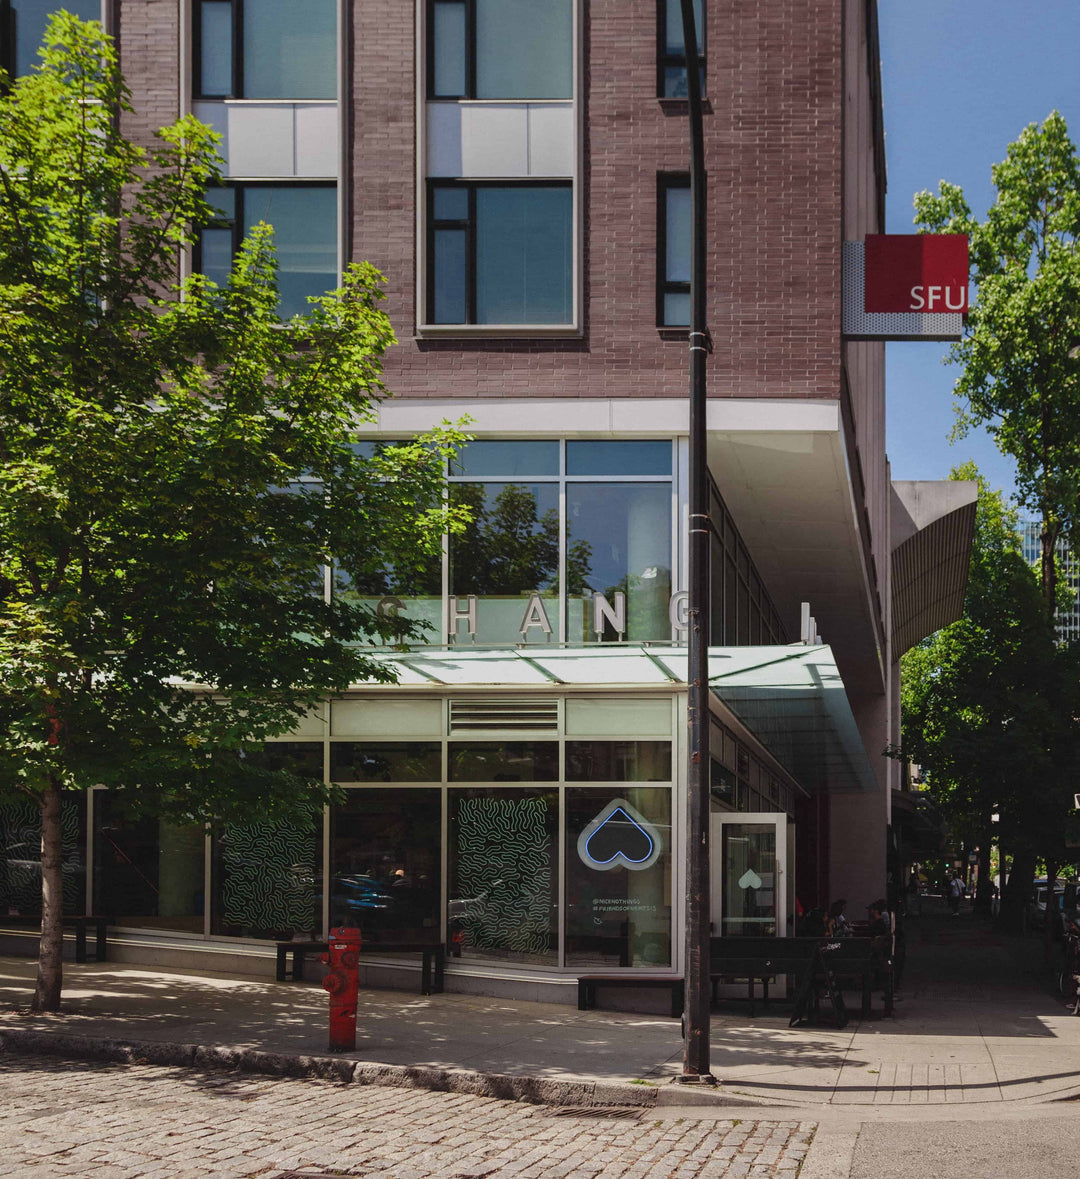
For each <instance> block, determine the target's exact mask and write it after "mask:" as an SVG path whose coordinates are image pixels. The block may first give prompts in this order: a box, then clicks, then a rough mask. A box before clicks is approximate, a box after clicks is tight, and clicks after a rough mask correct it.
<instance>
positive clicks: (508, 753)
mask: <svg viewBox="0 0 1080 1179" xmlns="http://www.w3.org/2000/svg"><path fill="white" fill-rule="evenodd" d="M448 752H449V758H448V765H449V777H450V781H451V782H555V781H558V778H559V745H558V742H556V741H455V742H453V743H452V744H451V745H450V748H449V751H448Z"/></svg>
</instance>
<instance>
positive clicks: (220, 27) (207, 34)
mask: <svg viewBox="0 0 1080 1179" xmlns="http://www.w3.org/2000/svg"><path fill="white" fill-rule="evenodd" d="M236 2H237V3H239V0H236ZM236 11H237V9H236V7H234V0H199V3H198V4H196V5H195V8H194V13H195V44H196V45H197V46H198V55H197V59H196V61H197V65H196V77H195V90H196V92H197V93H198V94H200V95H202V96H203V97H213V98H231V97H232V95H233V82H234V78H233V21H234V14H235V12H236Z"/></svg>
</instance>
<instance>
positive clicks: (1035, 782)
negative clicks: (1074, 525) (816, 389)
mask: <svg viewBox="0 0 1080 1179" xmlns="http://www.w3.org/2000/svg"><path fill="white" fill-rule="evenodd" d="M952 477H953V478H960V479H974V478H978V482H979V502H978V509H977V515H976V528H975V538H974V544H973V547H972V556H971V566H970V572H969V577H968V585H967V593H966V597H965V602H964V615H963V617H962V618H961V619H960V620H958V621H957V622H954V623H952V624H951V625H949V626H947V627H944V628H943V629H942V630H940V631H938V632H937V633H936V634H934V635H932V636H931V637H930V638H928V639H926V640H925V641H924V642H922V643H920V644H919V645H918V646H916V647H914V648H912V650H910V651H909V652H907V654H905V655H904V656H903V659H902V662H901V685H902V687H901V704H902V713H901V715H902V734H903V750H904V755H905V756H906V757H908V758H909V759H910V760H912V761H915V762H918V763H920V764H921V765H922V766H923V768H924V771H925V773H926V776H927V781H928V783H929V785H930V788H931V790H932V791H933V794H934V797H935V798H936V800H937V801H938V802H939V804H940V805H941V808H942V810H943V812H944V813H945V815H946V817H947V818H948V820H949V822H950V825H951V827H952V829H953V831H954V833H956V834H958V835H959V836H960V837H962V838H964V839H965V841H966V842H967V843H968V846H973V845H975V844H978V843H984V842H988V841H989V838H990V834H991V827H990V816H991V814H995V813H996V814H998V815H999V822H998V823H997V824H996V832H995V833H996V834H997V835H998V836H999V837H1000V840H1001V845H1002V847H1005V848H1008V849H1009V851H1010V852H1011V853H1012V854H1013V856H1014V860H1015V861H1016V862H1017V863H1018V865H1024V864H1026V865H1030V867H1033V866H1034V861H1035V859H1036V858H1037V857H1043V858H1048V859H1051V860H1054V861H1056V862H1058V863H1060V862H1061V859H1062V857H1063V856H1064V855H1065V842H1066V838H1067V835H1068V828H1069V825H1070V821H1071V820H1070V815H1071V810H1072V789H1073V780H1074V777H1075V771H1076V759H1077V748H1076V742H1077V731H1076V728H1077V724H1076V717H1077V716H1078V715H1080V713H1078V707H1080V699H1078V691H1077V682H1078V675H1077V672H1078V666H1077V657H1076V654H1075V653H1074V652H1072V651H1070V650H1068V649H1064V648H1060V647H1058V646H1057V644H1056V643H1055V639H1054V631H1053V627H1052V624H1051V622H1050V620H1049V619H1048V618H1047V616H1046V612H1045V610H1044V609H1043V601H1042V594H1041V590H1040V586H1039V583H1038V580H1037V578H1036V577H1035V575H1034V573H1033V572H1032V570H1031V569H1030V567H1029V566H1028V565H1027V563H1026V562H1025V561H1024V558H1023V556H1022V554H1021V551H1020V543H1019V538H1018V535H1017V532H1016V514H1015V512H1014V511H1013V510H1011V509H1009V508H1008V507H1006V505H1005V503H1004V501H1003V499H1002V495H1001V493H1000V492H991V491H990V489H989V487H988V486H987V484H986V482H985V480H984V479H982V478H981V477H979V476H978V472H977V471H976V470H975V469H974V467H973V465H972V464H967V465H965V466H963V467H960V468H958V469H957V470H955V471H953V473H952ZM1025 872H1026V874H1027V881H1026V884H1025V882H1024V879H1023V878H1024V875H1025ZM1030 875H1031V873H1030V871H1028V870H1027V869H1022V870H1020V872H1019V875H1018V880H1017V888H1016V891H1017V893H1018V894H1022V895H1023V894H1025V890H1026V888H1027V887H1029V886H1030Z"/></svg>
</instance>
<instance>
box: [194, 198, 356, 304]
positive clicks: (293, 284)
mask: <svg viewBox="0 0 1080 1179" xmlns="http://www.w3.org/2000/svg"><path fill="white" fill-rule="evenodd" d="M207 200H208V201H209V203H210V204H211V205H212V206H213V207H214V209H215V211H216V212H217V214H218V216H217V217H216V219H215V220H214V221H213V222H212V223H211V224H210V225H208V226H207V227H206V228H205V229H203V230H202V232H201V233H200V235H199V241H198V245H197V247H196V249H195V258H194V269H195V270H196V271H197V272H199V273H201V274H205V275H206V277H207V278H209V279H212V280H213V281H214V282H215V283H217V284H218V286H224V285H225V284H226V283H227V282H228V278H229V273H230V271H231V270H232V262H233V258H234V257H235V255H236V253H237V251H238V250H239V249H240V243H241V242H242V241H243V239H244V237H245V235H246V234H247V233H248V231H249V230H250V229H251V228H252V227H253V226H255V225H257V224H258V223H259V222H260V221H266V222H267V223H268V224H270V225H272V226H273V227H274V246H275V249H276V250H277V262H278V294H279V296H280V313H281V317H282V319H288V318H290V317H291V316H293V315H303V314H305V313H306V312H307V311H309V310H310V304H309V303H308V301H307V297H308V296H309V295H322V294H325V293H326V292H327V291H329V290H333V289H334V288H335V287H336V286H337V285H338V265H337V190H336V187H335V185H334V184H332V183H320V184H233V185H229V186H228V187H226V188H216V189H213V190H212V191H211V192H210V193H208V194H207Z"/></svg>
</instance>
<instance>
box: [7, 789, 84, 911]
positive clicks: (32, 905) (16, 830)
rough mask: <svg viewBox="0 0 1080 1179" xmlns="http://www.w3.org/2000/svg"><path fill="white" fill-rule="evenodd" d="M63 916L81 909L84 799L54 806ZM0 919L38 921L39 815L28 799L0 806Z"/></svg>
mask: <svg viewBox="0 0 1080 1179" xmlns="http://www.w3.org/2000/svg"><path fill="white" fill-rule="evenodd" d="M60 838H61V841H62V848H63V858H62V860H61V866H60V871H61V874H62V878H63V908H64V912H65V913H87V912H91V911H92V910H89V909H87V908H86V793H85V792H84V791H78V792H71V793H65V794H64V795H63V796H62V797H61V800H60ZM0 848H2V849H3V853H2V854H0V913H7V914H8V915H9V916H11V917H38V916H40V915H41V809H40V807H38V806H37V804H36V803H34V802H32V801H31V800H30V799H29V798H11V799H9V801H7V802H5V803H3V804H0Z"/></svg>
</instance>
